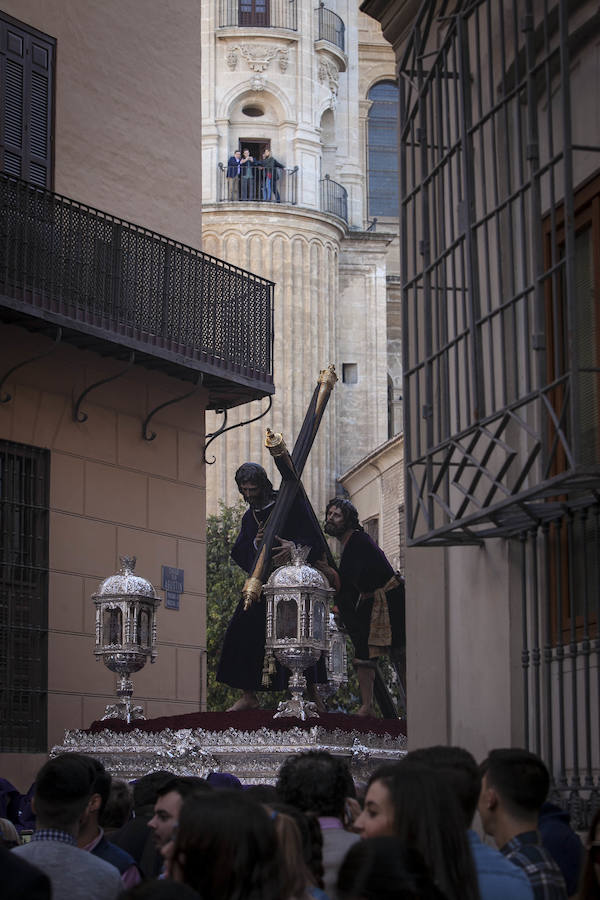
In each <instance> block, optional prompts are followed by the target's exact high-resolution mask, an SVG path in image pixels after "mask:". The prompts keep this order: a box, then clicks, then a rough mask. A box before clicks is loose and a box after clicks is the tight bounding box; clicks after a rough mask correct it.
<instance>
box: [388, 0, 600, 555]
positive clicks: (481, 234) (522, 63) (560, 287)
mask: <svg viewBox="0 0 600 900" xmlns="http://www.w3.org/2000/svg"><path fill="white" fill-rule="evenodd" d="M437 9H438V6H437V5H436V4H432V3H430V2H428V0H424V2H423V4H422V7H421V11H420V12H419V15H418V17H417V19H416V20H415V25H414V29H413V32H412V34H411V36H410V38H409V40H408V41H407V44H406V49H405V52H404V55H403V58H401V59H400V63H399V72H400V76H401V77H400V78H399V91H400V185H401V191H400V193H401V200H400V236H401V254H400V258H401V261H402V262H401V265H402V309H403V336H404V342H403V366H404V435H405V453H406V467H407V478H406V510H407V541H408V543H409V544H425V543H446V544H453V543H454V544H456V543H461V542H463V543H469V542H476V541H478V540H479V539H481V538H485V537H486V536H502V535H509V534H514V533H517V532H519V531H520V530H521V529H522V528H523V527H524V524H527V522H529V523H533V522H536V521H540V520H543V518H544V517H545V516H547V515H548V514H549V510H548V508H547V506H548V498H556V497H557V496H558V495H563V494H565V493H566V492H570V493H572V494H576V493H577V492H581V491H583V492H587V491H589V492H595V491H597V490H598V487H599V485H600V416H599V412H598V410H599V408H600V405H599V398H600V351H598V345H597V344H596V345H594V343H593V339H592V337H591V334H592V328H591V327H590V322H591V321H595V319H594V315H597V311H596V312H595V313H593V311H592V310H591V309H590V307H589V298H590V296H592V293H593V289H592V287H591V286H590V283H589V278H590V275H589V272H586V271H584V260H585V258H586V256H585V254H586V252H587V253H588V254H591V255H590V256H589V258H593V254H594V253H595V254H596V256H597V253H598V247H597V246H596V247H595V249H594V248H587V250H586V246H584V245H585V242H586V240H590V239H591V235H590V233H588V234H587V235H586V234H585V233H584V232H583V231H581V233H580V231H578V230H576V224H575V215H574V207H575V190H574V185H573V181H574V177H575V173H576V172H578V173H580V174H578V175H577V177H578V178H580V179H582V180H583V178H584V177H585V175H586V174H587V175H588V176H589V175H591V174H592V172H593V166H592V163H591V162H590V159H594V160H598V159H599V158H600V157H599V156H598V151H599V150H600V148H599V147H598V146H595V147H594V146H579V145H578V144H577V143H576V142H575V140H574V137H573V135H576V134H579V133H581V131H580V128H579V125H578V124H577V123H576V121H575V118H574V115H573V108H572V103H573V102H574V98H572V91H573V89H572V84H571V80H572V78H573V77H574V75H573V74H572V72H573V68H572V66H571V65H570V63H569V53H570V52H571V49H572V47H575V46H576V39H575V34H576V33H577V34H579V33H580V32H579V30H578V29H579V28H580V25H579V24H578V23H577V22H576V21H575V18H574V13H573V6H572V4H571V3H569V0H558V2H557V3H555V4H554V5H553V6H552V9H550V7H548V6H545V5H543V4H530V3H528V2H525V0H517V2H514V3H513V2H512V0H498V2H492V0H479V2H476V3H467V2H462V0H461V2H459V3H458V4H456V10H455V14H454V15H453V16H452V17H451V18H446V19H444V20H443V21H444V32H443V38H442V39H441V40H440V39H439V38H440V34H441V32H440V30H439V28H438V27H437V24H438V23H437V22H436V10H437ZM577 46H579V45H577ZM549 97H552V98H553V101H552V103H550V102H549V101H548V98H549ZM588 143H589V144H590V145H591V144H592V143H593V141H592V140H590V141H589V142H588ZM597 143H598V142H597V140H596V144H597ZM594 165H597V162H595V163H594ZM590 232H591V229H590ZM594 239H595V238H594ZM580 241H581V246H580ZM586 279H587V282H586ZM558 502H559V501H557V503H558Z"/></svg>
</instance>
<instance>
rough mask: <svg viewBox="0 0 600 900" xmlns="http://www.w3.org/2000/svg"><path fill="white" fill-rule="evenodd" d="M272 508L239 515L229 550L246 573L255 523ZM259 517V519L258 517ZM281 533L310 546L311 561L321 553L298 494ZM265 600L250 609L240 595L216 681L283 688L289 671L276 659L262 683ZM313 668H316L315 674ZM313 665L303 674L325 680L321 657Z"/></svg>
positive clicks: (252, 556) (256, 688) (250, 563)
mask: <svg viewBox="0 0 600 900" xmlns="http://www.w3.org/2000/svg"><path fill="white" fill-rule="evenodd" d="M272 509H273V506H272V505H271V506H269V507H267V508H266V509H262V510H252V509H248V510H246V512H245V513H244V516H243V518H242V527H241V529H240V533H239V535H238V537H237V540H236V542H235V544H234V545H233V547H232V550H231V556H232V558H233V559H234V561H235V562H236V563H237V564H238V566H240V567H241V568H242V569H243V570H244V571H245V572H247V573H248V574H249V573H250V572H251V571H252V567H253V564H254V559H255V557H256V548H255V546H254V538H255V537H256V534H257V532H258V523H259V522H260V523H261V524H262V523H263V522H265V521H266V520H267V519H268V517H269V515H270V513H271V510H272ZM257 520H258V521H257ZM281 532H282V533H281V534H280V535H279V536H280V537H282V538H284V539H285V540H286V541H294V543H295V544H302V545H304V546H309V547H311V552H310V554H309V557H308V562H311V563H312V562H314V561H315V559H318V557H319V555H320V552H321V551H320V541H319V537H318V535H317V534H316V533H315V530H314V527H313V524H312V522H311V521H310V519H309V517H308V512H307V509H306V504H305V503H304V500H303V499H302V498H301V497H300V496H297V497H296V499H295V500H294V503H293V505H292V508H291V510H290V512H289V514H288V517H287V519H286V521H285V527H284V528H282V529H281ZM266 613H267V609H266V603H265V600H264V598H263V597H261V599H260V601H259V602H258V603H253V604H252V606H251V607H250V609H248V610H247V611H244V601H243V600H242V599H240V601H239V603H238V605H237V607H236V610H235V612H234V614H233V616H232V619H231V622H230V623H229V626H228V628H227V631H226V633H225V639H224V641H223V648H222V650H221V659H220V660H219V666H218V669H217V681H222V682H223V683H224V684H228V685H229V686H230V687H233V688H241V689H242V690H245V691H262V690H272V691H280V690H283V689H285V687H286V685H287V680H288V677H289V673H288V672H287V671H286V670H284V669H282V668H281V667H280V665H279V663H277V672H276V674H275V675H274V676H273V678H272V680H271V686H270V687H269V688H264V687H263V686H262V669H263V657H264V651H265V630H266ZM313 669H316V670H317V673H316V675H315V673H314V671H313ZM313 669H310V670H307V671H306V672H305V673H304V674H305V675H306V677H307V680H308V681H309V682H314V681H319V682H325V681H326V680H327V676H326V671H325V662H324V660H320V661H319V662H318V663H317V665H316V666H314V667H313Z"/></svg>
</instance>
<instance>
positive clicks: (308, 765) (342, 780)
mask: <svg viewBox="0 0 600 900" xmlns="http://www.w3.org/2000/svg"><path fill="white" fill-rule="evenodd" d="M350 781H351V776H350V772H349V769H348V766H347V765H346V763H345V762H344V761H343V760H342V759H338V758H337V757H335V756H332V755H331V754H330V753H326V752H325V751H323V750H309V751H307V752H306V753H298V754H297V755H295V756H288V758H287V759H286V760H285V762H284V763H283V765H282V766H281V768H280V769H279V774H278V776H277V793H278V794H279V796H280V797H281V799H282V800H283V802H284V803H289V804H291V805H292V806H297V807H298V809H301V810H303V811H304V812H312V813H314V814H315V815H316V816H333V817H335V818H338V819H341V818H342V816H343V813H344V802H345V799H346V796H347V794H348V790H349V782H350Z"/></svg>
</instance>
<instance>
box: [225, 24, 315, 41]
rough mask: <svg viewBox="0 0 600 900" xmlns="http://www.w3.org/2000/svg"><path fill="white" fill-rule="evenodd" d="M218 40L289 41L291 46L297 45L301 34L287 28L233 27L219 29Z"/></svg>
mask: <svg viewBox="0 0 600 900" xmlns="http://www.w3.org/2000/svg"><path fill="white" fill-rule="evenodd" d="M215 35H216V37H217V40H223V39H224V38H228V39H229V40H231V39H232V38H233V39H234V40H235V41H241V40H244V41H246V40H252V41H257V40H260V42H261V43H264V41H269V42H271V41H273V40H277V41H287V42H288V43H289V44H297V43H298V41H299V40H300V34H299V33H298V32H297V31H288V30H287V29H286V28H240V26H239V25H231V26H229V27H227V28H217V29H216V31H215Z"/></svg>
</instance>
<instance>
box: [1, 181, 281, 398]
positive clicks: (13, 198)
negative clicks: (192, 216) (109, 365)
mask: <svg viewBox="0 0 600 900" xmlns="http://www.w3.org/2000/svg"><path fill="white" fill-rule="evenodd" d="M0 305H3V306H6V307H10V306H11V305H13V306H15V308H18V309H19V310H20V311H22V312H25V313H27V314H29V315H34V316H36V317H39V318H42V319H49V320H50V321H55V322H57V323H58V324H60V325H65V324H67V325H68V326H69V327H71V328H73V329H74V330H76V331H82V332H88V333H92V334H94V335H96V336H99V337H103V338H105V339H106V340H109V341H112V342H115V343H121V344H124V345H126V346H128V347H131V348H134V349H139V350H141V351H143V353H145V354H149V355H150V356H161V357H162V358H163V359H166V360H170V361H176V362H177V363H178V364H179V365H183V366H184V367H186V368H191V369H194V370H197V371H199V372H208V373H209V374H212V375H216V376H218V377H220V378H230V379H231V380H232V381H234V382H235V381H236V380H239V381H242V380H244V383H245V384H246V385H249V386H250V387H253V386H255V387H256V388H257V389H260V390H264V389H267V390H269V388H270V385H272V337H273V324H272V323H273V284H272V282H270V281H267V280H265V279H263V278H259V277H257V276H256V275H253V274H251V273H250V272H246V271H244V270H243V269H239V268H237V267H236V266H233V265H230V264H229V263H226V262H223V261H222V260H219V259H216V258H214V257H212V256H209V255H207V254H205V253H201V252H200V251H199V250H195V249H193V248H192V247H186V246H185V245H183V244H179V243H177V242H176V241H172V240H169V239H168V238H166V237H163V236H161V235H159V234H155V233H154V232H151V231H148V230H146V229H144V228H141V227H140V226H138V225H133V224H131V223H129V222H124V221H122V220H121V219H117V218H115V217H114V216H110V215H108V214H107V213H104V212H100V211H98V210H96V209H91V208H90V207H88V206H85V205H83V204H81V203H78V202H76V201H74V200H70V199H69V198H67V197H63V196H60V195H59V194H54V193H52V192H50V191H46V190H43V189H42V188H38V187H35V186H34V185H32V184H30V183H28V182H25V181H20V180H18V179H16V178H13V177H11V176H7V175H0ZM269 392H270V390H269Z"/></svg>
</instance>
